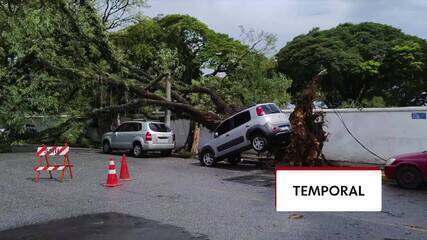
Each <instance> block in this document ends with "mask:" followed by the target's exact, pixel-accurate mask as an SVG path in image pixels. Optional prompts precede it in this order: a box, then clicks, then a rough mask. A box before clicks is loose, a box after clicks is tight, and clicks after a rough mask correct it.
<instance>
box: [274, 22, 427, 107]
mask: <svg viewBox="0 0 427 240" xmlns="http://www.w3.org/2000/svg"><path fill="white" fill-rule="evenodd" d="M425 49H426V41H425V40H423V39H420V38H417V37H414V36H409V35H406V34H404V33H402V32H401V31H400V30H399V29H396V28H393V27H391V26H387V25H383V24H377V23H361V24H349V23H347V24H342V25H339V26H338V27H336V28H333V29H330V30H324V31H320V30H319V29H318V28H315V29H313V30H311V31H310V32H309V33H307V34H304V35H300V36H298V37H296V38H294V39H293V40H292V41H291V42H289V43H288V44H287V45H286V46H285V47H283V48H282V49H281V50H280V52H279V53H278V54H277V55H276V58H277V61H278V69H279V71H280V72H282V73H284V74H287V75H288V76H290V77H291V78H292V79H294V82H293V85H292V91H293V92H299V91H301V90H302V89H303V88H304V86H305V85H306V84H307V82H308V81H309V79H310V78H311V76H313V75H314V74H315V73H316V72H318V71H319V69H321V67H325V68H327V69H328V75H327V76H325V78H324V80H322V83H321V87H322V91H323V93H324V94H325V98H326V100H327V101H328V102H329V104H330V105H332V106H340V105H347V106H355V105H358V106H366V104H367V105H368V106H370V104H374V105H373V106H375V105H376V104H378V105H377V106H382V105H383V104H384V105H386V106H407V105H412V104H414V103H413V99H414V97H416V96H417V95H418V94H420V93H421V92H423V91H425V90H426V89H427V78H426V76H427V75H426V69H427V65H426V60H425V59H426V57H427V55H426V50H425ZM379 99H382V100H379ZM371 106H372V105H371Z"/></svg>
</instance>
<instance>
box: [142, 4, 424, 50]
mask: <svg viewBox="0 0 427 240" xmlns="http://www.w3.org/2000/svg"><path fill="white" fill-rule="evenodd" d="M149 5H151V8H149V9H144V13H145V14H146V15H148V16H156V15H157V14H171V13H180V14H189V15H192V16H194V17H196V18H198V19H200V20H202V21H203V22H205V23H207V24H208V25H209V26H210V27H211V28H213V29H214V30H216V31H219V32H223V33H227V34H229V35H230V36H232V37H234V38H238V36H239V33H240V31H239V28H238V26H239V25H243V26H245V28H254V29H255V30H264V31H267V32H271V33H275V34H277V36H278V37H279V42H278V46H279V48H280V47H282V46H283V45H284V44H285V43H286V42H288V41H290V40H292V39H293V38H294V37H295V36H297V35H299V34H303V33H306V32H308V31H309V30H310V29H312V28H313V27H320V28H321V29H327V28H331V27H335V26H336V25H338V24H340V23H344V22H355V23H357V22H366V21H374V22H379V23H385V24H389V25H393V26H395V27H398V28H401V29H402V30H403V31H404V32H406V33H409V34H412V35H417V36H420V37H423V38H427V25H426V24H425V22H427V15H426V14H425V13H426V12H427V1H425V0H405V1H401V0H151V1H150V2H149Z"/></svg>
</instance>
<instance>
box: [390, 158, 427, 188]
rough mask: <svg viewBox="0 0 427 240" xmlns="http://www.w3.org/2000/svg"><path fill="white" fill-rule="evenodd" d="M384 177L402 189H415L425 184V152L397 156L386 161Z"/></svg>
mask: <svg viewBox="0 0 427 240" xmlns="http://www.w3.org/2000/svg"><path fill="white" fill-rule="evenodd" d="M384 172H385V175H386V176H387V178H389V179H395V180H396V181H397V183H398V184H399V186H401V187H403V188H411V189H414V188H417V187H420V186H421V184H423V182H427V151H424V152H419V153H408V154H402V155H397V156H395V157H393V158H390V159H389V160H387V163H386V166H385V169H384Z"/></svg>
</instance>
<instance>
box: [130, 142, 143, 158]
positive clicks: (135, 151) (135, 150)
mask: <svg viewBox="0 0 427 240" xmlns="http://www.w3.org/2000/svg"><path fill="white" fill-rule="evenodd" d="M142 154H143V150H142V146H141V143H139V142H136V143H134V144H133V147H132V155H133V156H135V157H142Z"/></svg>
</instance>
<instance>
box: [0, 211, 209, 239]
mask: <svg viewBox="0 0 427 240" xmlns="http://www.w3.org/2000/svg"><path fill="white" fill-rule="evenodd" d="M0 239H2V240H18V239H25V240H36V239H37V240H39V239H43V240H56V239H63V240H68V239H69V240H75V239H80V240H89V239H90V240H101V239H102V240H110V239H111V240H113V239H114V240H117V239H120V240H137V239H157V240H165V239H174V240H188V239H199V240H206V239H208V238H207V236H205V235H198V236H194V235H192V234H190V233H189V232H187V231H186V230H185V229H183V228H180V227H177V226H173V225H168V224H161V223H159V222H156V221H153V220H148V219H145V218H140V217H134V216H130V215H125V214H120V213H112V212H110V213H99V214H90V215H82V216H78V217H72V218H65V219H60V220H54V221H50V222H46V223H41V224H34V225H28V226H24V227H20V228H15V229H10V230H6V231H2V232H0Z"/></svg>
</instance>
